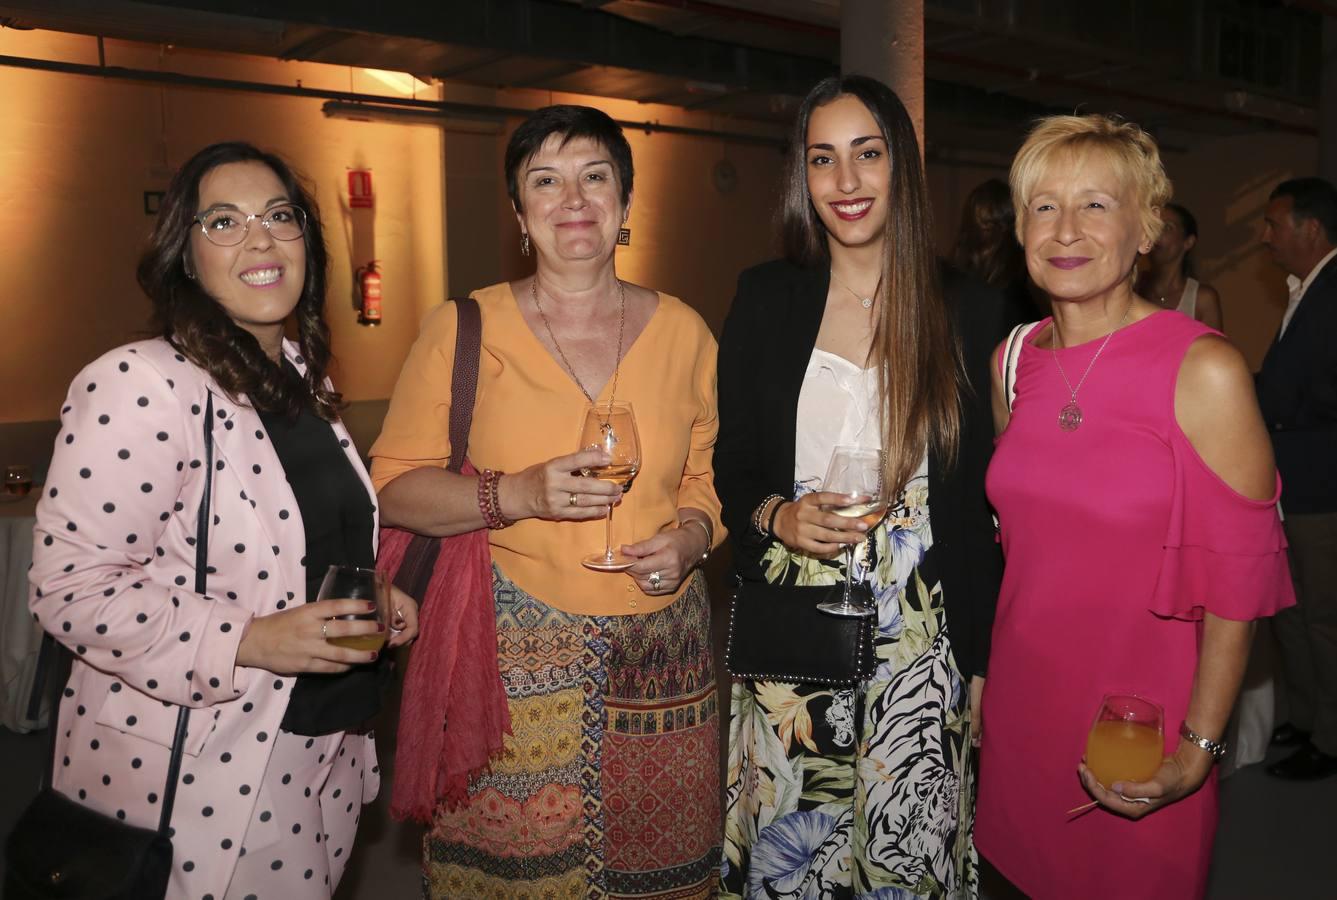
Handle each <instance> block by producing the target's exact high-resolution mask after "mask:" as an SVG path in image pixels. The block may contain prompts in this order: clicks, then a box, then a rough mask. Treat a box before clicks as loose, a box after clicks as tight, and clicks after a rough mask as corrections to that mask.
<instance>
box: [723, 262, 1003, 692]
mask: <svg viewBox="0 0 1337 900" xmlns="http://www.w3.org/2000/svg"><path fill="white" fill-rule="evenodd" d="M944 275H945V278H944V284H945V291H944V293H946V294H947V296H948V298H949V300H948V302H949V305H950V306H951V307H952V308H953V310H954V318H955V321H956V326H957V331H958V335H959V337H960V339H961V343H962V349H963V351H964V355H965V360H966V368H967V374H968V375H969V378H970V383H971V385H972V386H973V389H972V390H971V391H970V392H968V393H967V394H966V396H964V397H963V398H962V407H963V413H964V414H963V417H962V435H961V437H962V439H961V451H960V454H959V458H958V460H957V464H956V467H955V468H954V469H952V470H948V469H947V467H946V466H945V465H944V464H943V463H942V462H941V461H940V460H938V459H936V458H934V457H932V456H931V457H930V459H929V497H930V499H929V507H930V510H931V513H930V515H931V516H932V520H933V543H934V549H935V552H936V553H939V554H941V555H942V564H941V565H940V571H941V572H942V581H943V599H944V603H945V604H946V612H947V622H948V628H949V630H950V636H951V641H952V650H953V653H954V655H955V657H956V662H957V666H958V667H959V668H960V670H961V672H962V673H963V674H965V675H966V676H967V677H968V676H970V675H972V674H980V675H982V674H984V670H985V666H986V665H987V663H988V657H989V637H990V631H991V630H992V628H993V617H994V606H995V604H996V603H997V599H998V585H999V581H1000V580H1001V576H1002V555H1001V552H1000V551H999V548H998V544H997V542H996V541H995V539H994V528H993V519H992V517H991V515H990V510H989V506H988V502H987V500H986V499H985V496H984V473H985V470H986V469H987V468H988V465H989V456H990V454H991V453H992V452H993V420H992V416H991V413H990V408H989V354H990V352H991V351H992V350H993V348H994V346H995V345H996V344H997V343H998V341H999V340H1001V338H1002V336H1003V334H1004V333H1005V330H1006V327H1005V325H1006V323H1005V320H1004V312H1003V310H1004V306H1003V303H1002V301H1001V299H1000V298H999V297H998V296H997V293H996V292H994V291H993V290H992V289H990V288H988V287H987V286H985V285H984V284H983V283H982V282H978V281H976V280H974V279H970V278H967V277H966V276H962V275H958V274H956V273H954V272H951V270H945V272H944ZM829 279H830V272H829V270H828V269H827V268H826V267H824V266H823V267H819V268H814V269H804V268H800V267H798V266H796V265H794V264H792V263H789V262H786V261H783V260H780V261H775V262H769V263H764V264H762V265H760V266H756V267H754V268H751V269H748V270H747V271H745V272H743V274H742V275H740V276H739V278H738V292H737V294H736V295H735V296H734V301H733V306H732V307H731V308H730V310H729V315H728V317H727V318H726V319H725V321H724V331H723V333H722V334H721V336H720V355H719V416H720V430H719V438H718V440H717V442H716V444H715V489H716V491H717V492H718V493H719V496H720V499H721V501H722V502H723V504H724V511H723V518H724V524H725V525H726V526H727V527H728V529H729V538H730V541H731V543H732V547H733V554H734V566H735V569H736V572H737V574H738V576H739V577H740V578H744V579H748V580H761V579H762V574H761V566H760V562H761V557H762V555H763V554H764V553H765V552H766V548H767V547H768V546H769V540H768V539H767V538H765V537H763V536H761V535H759V534H757V533H756V532H755V531H754V530H753V529H752V525H751V521H750V519H751V515H752V512H753V510H755V509H756V508H757V505H758V504H760V503H761V501H762V500H763V499H764V498H765V497H766V496H767V495H769V494H780V495H781V496H783V497H786V498H787V497H790V496H792V495H793V490H794V430H795V427H796V424H797V416H798V396H799V390H800V388H801V387H802V385H803V373H804V371H806V369H807V366H808V358H809V357H810V356H811V355H812V350H813V347H814V346H815V345H816V343H817V332H818V329H819V328H820V327H821V324H822V314H823V313H824V312H825V310H826V294H827V290H828V286H829Z"/></svg>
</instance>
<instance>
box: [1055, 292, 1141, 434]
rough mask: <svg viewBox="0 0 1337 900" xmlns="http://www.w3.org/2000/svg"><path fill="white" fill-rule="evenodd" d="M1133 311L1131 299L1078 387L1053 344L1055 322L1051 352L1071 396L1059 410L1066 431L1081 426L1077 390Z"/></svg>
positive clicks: (1059, 416)
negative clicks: (1059, 359)
mask: <svg viewBox="0 0 1337 900" xmlns="http://www.w3.org/2000/svg"><path fill="white" fill-rule="evenodd" d="M1132 311H1133V301H1131V300H1129V301H1128V308H1127V309H1125V310H1124V311H1123V318H1122V319H1120V320H1119V324H1118V325H1115V326H1114V328H1113V329H1112V330H1111V331H1110V333H1109V334H1107V335H1105V340H1103V341H1101V342H1100V346H1099V347H1098V348H1097V349H1096V355H1095V356H1093V357H1091V361H1090V362H1089V363H1087V364H1086V371H1085V372H1083V373H1082V377H1081V378H1080V379H1078V381H1077V387H1073V386H1072V382H1071V381H1069V380H1068V373H1067V372H1064V371H1063V363H1061V362H1059V361H1058V350H1057V349H1056V348H1055V347H1054V346H1053V344H1057V343H1058V327H1057V324H1055V327H1054V334H1053V336H1052V337H1051V338H1050V344H1051V346H1050V348H1049V353H1050V355H1051V356H1053V357H1054V365H1056V366H1058V373H1059V374H1060V375H1062V376H1063V383H1064V384H1065V385H1067V386H1068V395H1069V397H1070V399H1069V400H1068V402H1067V404H1066V405H1065V406H1064V407H1063V408H1062V409H1060V410H1059V411H1058V427H1059V428H1061V429H1063V430H1064V431H1076V430H1077V429H1078V428H1079V427H1080V426H1081V424H1082V408H1081V407H1080V406H1078V405H1077V392H1078V391H1080V390H1081V389H1082V385H1084V384H1086V376H1088V375H1090V374H1091V370H1092V369H1093V368H1095V365H1096V360H1098V359H1100V354H1102V353H1104V352H1105V345H1106V344H1108V343H1109V342H1110V338H1112V337H1114V332H1116V331H1118V330H1119V329H1120V328H1122V327H1123V323H1124V322H1127V321H1128V315H1129V314H1130V313H1131V312H1132Z"/></svg>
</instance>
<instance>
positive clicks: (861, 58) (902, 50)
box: [840, 0, 924, 152]
mask: <svg viewBox="0 0 1337 900" xmlns="http://www.w3.org/2000/svg"><path fill="white" fill-rule="evenodd" d="M840 70H841V72H842V73H844V74H846V75H868V76H870V77H872V78H876V79H878V80H879V81H882V82H884V83H886V84H887V85H889V86H890V87H891V89H892V90H894V91H895V92H896V94H897V95H898V96H899V97H900V98H901V102H902V103H904V104H905V108H906V109H907V110H908V111H909V113H910V118H911V120H912V121H913V122H914V123H915V133H916V134H918V135H919V146H920V148H921V152H922V148H923V146H924V0H841V3H840Z"/></svg>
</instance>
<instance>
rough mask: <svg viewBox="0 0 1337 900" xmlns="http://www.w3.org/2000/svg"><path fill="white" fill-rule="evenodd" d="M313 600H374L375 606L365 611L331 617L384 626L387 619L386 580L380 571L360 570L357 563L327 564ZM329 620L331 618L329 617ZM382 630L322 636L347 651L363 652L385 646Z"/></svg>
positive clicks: (388, 599)
mask: <svg viewBox="0 0 1337 900" xmlns="http://www.w3.org/2000/svg"><path fill="white" fill-rule="evenodd" d="M316 599H317V600H374V601H376V608H375V609H374V610H371V611H370V612H365V613H350V614H348V615H343V616H335V617H334V620H338V619H342V620H344V621H356V620H361V621H365V622H378V623H380V624H381V625H385V624H386V623H388V622H389V621H390V608H389V607H390V582H389V579H388V578H386V576H385V573H384V572H377V571H376V570H375V569H363V568H359V567H358V566H330V567H329V569H328V570H326V572H325V580H324V581H322V582H321V583H320V592H319V593H317V594H316ZM332 621H333V620H332ZM385 638H386V631H385V629H384V628H382V629H381V630H380V631H377V632H375V633H373V634H350V635H344V636H343V637H330V638H326V639H325V640H327V641H328V642H329V643H331V644H334V645H335V646H337V647H346V648H348V649H349V650H363V651H367V652H371V651H376V650H380V649H381V647H382V646H384V645H385Z"/></svg>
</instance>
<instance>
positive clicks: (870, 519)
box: [817, 447, 890, 616]
mask: <svg viewBox="0 0 1337 900" xmlns="http://www.w3.org/2000/svg"><path fill="white" fill-rule="evenodd" d="M884 459H885V457H884V454H883V453H882V451H881V450H876V449H867V448H864V447H837V448H835V450H834V451H833V452H832V454H831V462H830V463H828V464H827V467H826V478H824V479H823V480H822V490H823V491H826V492H828V493H833V494H840V495H841V501H840V502H839V503H835V504H832V505H830V506H827V507H826V510H827V512H833V513H835V514H836V515H838V516H843V517H845V518H848V519H851V520H854V521H859V522H863V523H864V524H866V525H867V526H868V527H869V528H872V527H873V526H874V525H876V524H877V523H878V522H881V521H882V517H883V516H885V515H886V514H887V505H888V503H889V501H890V498H888V496H887V487H886V478H885V477H884V475H883V463H884ZM851 525H853V521H852V522H851ZM856 543H857V542H856ZM855 546H856V544H846V545H845V587H844V590H843V591H842V592H841V598H840V599H839V600H827V601H826V602H824V603H819V604H817V608H818V609H820V610H821V611H822V612H825V613H830V614H831V615H833V616H872V615H876V614H877V607H876V606H874V605H873V604H871V603H868V602H865V600H864V598H863V596H862V595H864V594H866V593H867V591H866V590H860V591H859V594H860V595H861V596H860V598H859V600H858V602H855V599H854V593H855V592H854V590H853V587H854V548H855Z"/></svg>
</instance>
